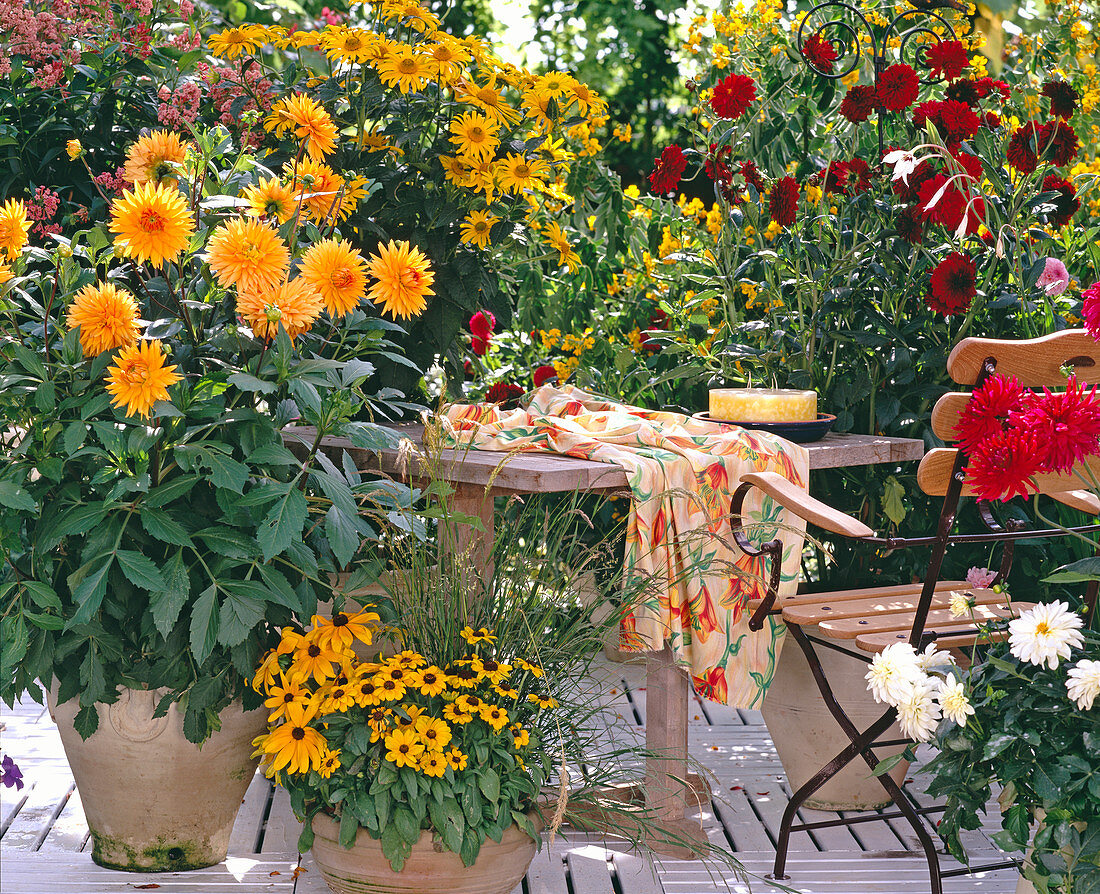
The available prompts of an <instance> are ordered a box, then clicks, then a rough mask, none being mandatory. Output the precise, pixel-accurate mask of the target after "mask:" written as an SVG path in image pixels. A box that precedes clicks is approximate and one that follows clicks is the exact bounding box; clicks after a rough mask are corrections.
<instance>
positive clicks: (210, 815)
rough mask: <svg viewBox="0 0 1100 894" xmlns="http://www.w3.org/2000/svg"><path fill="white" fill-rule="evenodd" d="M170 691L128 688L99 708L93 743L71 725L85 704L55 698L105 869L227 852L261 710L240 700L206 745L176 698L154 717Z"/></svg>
mask: <svg viewBox="0 0 1100 894" xmlns="http://www.w3.org/2000/svg"><path fill="white" fill-rule="evenodd" d="M166 691H167V690H134V689H126V690H123V691H122V694H121V696H120V698H119V700H118V701H117V702H115V703H114V704H113V705H99V706H98V708H99V729H97V730H96V732H95V733H93V734H92V735H91V736H90V737H89V738H88V739H87V740H84V739H82V738H81V737H80V734H79V733H78V732H77V731H76V729H75V728H74V727H73V720H74V719H75V717H76V714H77V711H78V710H79V705H78V704H77V700H76V699H75V698H74V699H71V700H70V701H68V702H65V703H64V704H61V705H59V704H57V700H56V691H55V692H51V693H50V698H49V707H50V715H51V716H52V717H53V719H54V721H55V722H56V723H57V728H58V731H59V732H60V733H61V743H62V745H63V746H64V747H65V756H66V757H67V758H68V759H69V766H70V767H71V768H72V771H73V776H74V777H75V779H76V786H77V789H78V790H79V791H80V801H81V804H82V805H83V806H84V813H85V816H86V817H87V820H88V828H89V829H90V830H91V833H92V845H93V846H92V859H93V860H94V861H95V862H96V863H98V864H99V865H100V866H106V867H108V868H110V869H125V870H131V871H141V872H161V871H175V870H181V869H198V868H200V867H203V866H212V865H214V864H215V863H220V862H221V861H222V860H224V859H225V856H226V853H227V851H228V849H229V833H230V832H231V831H232V829H233V822H234V820H236V818H237V811H238V810H240V807H241V800H242V799H243V798H244V793H245V789H247V788H248V785H249V783H250V782H251V781H252V776H253V774H254V773H255V771H256V765H257V761H256V760H254V759H253V758H252V757H251V754H252V752H253V750H254V749H253V746H252V740H253V739H254V738H256V736H258V735H260V734H261V733H262V732H263V731H264V730H265V729H266V728H267V712H266V711H264V710H263V709H260V710H256V711H248V712H246V711H244V710H243V709H242V708H241V705H240V702H234V703H233V704H231V705H229V707H227V708H226V709H225V710H224V711H222V713H221V729H220V730H218V731H217V732H216V733H214V734H213V735H212V736H211V737H210V738H209V739H207V740H206V742H204V743H203V745H202V747H201V748H200V747H199V746H198V745H195V744H194V743H192V742H189V741H187V739H186V738H185V737H184V735H183V715H182V713H181V712H180V711H179V710H177V708H176V706H175V705H172V706H171V707H170V708H169V709H168V713H167V714H166V715H165V716H164V717H159V718H156V719H154V718H153V711H154V709H155V708H156V705H157V702H158V701H159V700H160V698H161V697H162V696H163V695H164V693H165V692H166Z"/></svg>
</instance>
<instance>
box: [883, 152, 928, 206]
mask: <svg viewBox="0 0 1100 894" xmlns="http://www.w3.org/2000/svg"><path fill="white" fill-rule="evenodd" d="M934 173H936V169H935V168H934V167H933V166H932V162H930V161H922V162H921V163H920V164H919V165H917V167H916V169H915V170H914V171H913V172H912V173H911V174H910V175H909V177H908V178H907V179H908V181H909V182H908V183H906V182H905V181H903V180H902V179H901V178H900V177H899V178H898V179H897V180H891V181H890V183H891V186H892V187H893V190H894V192H895V193H896V194H897V196H898V198H900V199H901V200H902V201H903V202H913V201H916V198H917V196H918V195H919V194H920V188H921V185H922V184H923V183H924V181H925V180H927V179H928V178H929V177H931V176H932V175H933V174H934Z"/></svg>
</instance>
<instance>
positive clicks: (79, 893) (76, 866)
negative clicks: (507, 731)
mask: <svg viewBox="0 0 1100 894" xmlns="http://www.w3.org/2000/svg"><path fill="white" fill-rule="evenodd" d="M600 672H601V674H605V675H606V676H605V679H604V680H603V682H602V684H601V693H602V694H601V697H600V702H601V704H602V705H603V706H604V711H605V713H606V714H607V715H608V717H609V719H610V720H611V723H610V724H609V725H610V726H611V727H612V729H613V732H614V737H615V739H616V744H617V745H620V746H622V745H624V744H629V743H630V742H638V743H640V742H642V741H644V730H643V725H644V722H645V717H646V691H645V669H644V665H641V664H621V665H620V664H610V663H602V664H601V668H600ZM688 718H689V736H690V743H691V745H690V750H691V754H692V756H693V757H694V758H696V759H697V760H698V761H699V763H700V764H701V765H702V766H703V768H705V770H706V771H708V772H710V773H712V774H713V780H712V798H711V803H710V804H709V805H707V807H706V809H705V810H704V811H703V812H702V813H700V814H699V815H698V816H697V819H698V821H699V822H700V823H701V824H702V827H703V829H704V830H705V831H706V833H707V836H708V837H709V838H710V840H711V841H714V842H716V843H719V844H721V845H722V846H724V847H726V848H729V849H732V850H733V851H735V852H736V854H737V857H738V859H739V860H740V861H741V863H742V864H743V865H744V867H745V869H746V872H747V874H746V875H745V876H738V875H736V874H733V873H731V872H730V871H729V870H728V869H722V868H720V867H717V866H715V865H707V864H705V863H704V862H702V861H698V860H674V859H669V858H656V859H654V858H653V857H652V856H651V855H648V854H646V853H641V854H638V853H630V852H629V850H628V848H627V847H626V846H625V845H624V844H623V843H622V842H620V841H615V840H605V839H603V838H601V837H599V836H596V835H592V834H581V833H577V832H575V831H569V830H565V831H564V832H563V833H561V834H559V836H558V837H557V838H556V839H555V841H554V843H553V845H552V846H550V847H546V846H544V847H543V850H542V852H541V853H540V854H539V855H538V856H537V857H536V858H535V861H534V863H533V864H532V865H531V869H530V871H529V872H528V874H527V877H526V879H524V882H523V885H522V886H521V888H519V889H517V890H516V892H514V894H704V892H712V891H727V890H728V891H732V892H738V894H740V892H748V891H750V890H751V891H753V892H758V891H765V892H770V891H775V890H777V889H776V888H775V887H774V886H772V885H771V884H770V883H769V882H768V881H767V880H766V879H764V876H765V875H767V874H768V873H769V872H770V871H771V865H772V859H773V855H774V849H775V838H776V834H777V830H778V825H779V817H780V815H781V814H782V812H783V808H784V807H785V806H786V803H787V799H788V797H789V788H788V785H787V781H786V778H785V776H784V775H783V771H782V768H781V766H780V764H779V759H778V757H777V756H776V752H775V746H774V745H773V744H772V741H771V738H770V737H769V736H768V733H767V729H766V728H765V727H764V725H763V722H762V720H761V718H760V714H759V712H756V711H746V710H737V709H733V708H727V707H723V706H721V705H717V704H713V703H711V702H704V701H700V700H696V701H695V702H694V703H693V704H692V705H691V707H690V710H689V714H688ZM0 722H2V723H3V728H2V729H0V741H2V744H3V747H4V751H5V753H8V754H11V755H12V756H13V757H14V758H15V759H16V761H17V762H18V763H19V765H20V767H21V768H22V769H23V772H24V777H25V780H26V783H27V784H26V787H25V788H24V789H23V790H22V791H21V792H15V791H13V790H11V789H6V788H0V891H3V892H4V894H121V892H127V894H132V892H134V891H136V890H146V889H148V890H157V891H158V894H223V892H224V894H228V892H237V894H245V892H247V894H251V892H278V894H325V892H327V891H328V888H327V887H326V886H325V884H324V881H323V879H322V878H321V876H320V873H319V872H318V871H317V869H316V867H315V866H313V864H312V861H311V860H310V858H309V857H308V856H305V857H302V858H301V861H300V863H299V859H298V855H297V853H296V851H295V843H296V841H297V836H298V824H297V822H296V821H295V820H294V817H293V816H292V815H291V812H290V809H289V803H288V800H287V798H286V795H285V793H284V792H282V791H281V790H273V789H272V786H271V785H270V783H269V782H268V781H267V780H266V779H264V778H263V777H262V776H259V775H258V776H257V777H256V778H255V779H254V780H253V782H252V784H251V785H250V786H249V789H248V792H247V793H246V795H245V798H244V803H243V805H242V808H241V812H240V815H239V816H238V818H237V824H236V826H235V827H234V829H233V836H232V839H231V842H230V857H229V859H228V860H226V861H225V862H224V863H222V864H220V865H218V866H215V867H211V868H210V869H205V870H196V871H193V872H187V873H158V874H153V873H150V874H130V873H120V872H112V871H110V870H106V869H102V868H100V867H98V866H95V865H94V864H93V863H92V861H91V856H90V853H89V852H90V845H89V842H88V832H87V826H86V825H85V824H84V816H83V812H82V811H81V809H80V796H79V793H78V792H76V791H75V788H74V785H73V780H72V775H71V774H70V773H69V769H68V764H67V763H66V762H65V758H64V754H63V752H62V750H61V743H60V739H59V737H58V736H57V732H56V730H55V728H54V726H53V723H52V722H51V721H50V718H49V715H48V714H47V713H46V711H45V709H43V708H42V707H41V706H38V705H35V704H34V703H33V702H29V701H27V702H23V703H21V704H19V705H17V706H16V708H15V710H14V711H8V710H7V709H3V711H2V712H0ZM624 763H626V764H632V763H633V762H632V761H625V762H624ZM623 769H624V770H627V771H632V770H635V769H636V770H637V771H638V773H639V774H640V773H641V770H642V767H641V762H640V761H639V762H638V763H637V765H635V766H624V768H623ZM918 787H919V780H918V784H917V785H914V786H911V788H912V789H913V792H914V794H913V797H914V800H916V801H918V802H921V803H924V802H926V801H927V800H928V799H927V798H926V797H925V796H923V795H920V794H919V793H918V792H917V789H918ZM830 816H835V814H827V813H823V812H820V811H807V812H806V817H805V818H806V819H809V820H811V821H812V820H820V819H826V818H829V817H830ZM996 827H997V819H996V807H995V805H994V806H993V807H992V814H991V816H990V818H989V819H988V820H987V822H986V824H985V826H984V827H983V829H982V830H978V831H976V832H973V833H970V835H971V845H972V847H973V850H974V859H975V860H976V861H983V862H985V861H988V860H990V859H993V858H997V857H999V856H1000V853H999V851H997V850H996V848H995V846H994V845H993V843H992V840H991V839H990V838H989V837H988V833H989V832H992V831H994V830H995V829H996ZM945 859H946V858H945ZM788 873H789V875H790V878H789V879H788V880H787V881H786V882H785V883H784V884H785V885H786V886H787V888H788V889H790V890H794V891H799V892H802V894H902V892H920V891H927V890H928V881H927V870H926V866H925V863H924V860H923V858H922V857H921V856H920V854H918V853H917V852H916V845H915V842H914V841H913V834H912V832H911V831H910V830H909V829H908V827H907V826H906V825H905V824H904V823H901V822H898V821H897V820H892V821H889V822H883V823H866V824H863V825H860V826H855V827H852V828H844V827H839V828H835V829H818V830H815V831H814V832H813V833H812V834H811V833H795V835H794V836H793V837H792V848H791V856H790V859H789V861H788ZM1015 884H1016V876H1015V873H1014V872H1012V871H1000V872H995V873H988V874H986V875H985V876H961V877H956V878H950V879H946V880H945V894H1010V892H1013V891H1014V890H1015ZM153 886H157V887H156V888H155V889H154V888H153Z"/></svg>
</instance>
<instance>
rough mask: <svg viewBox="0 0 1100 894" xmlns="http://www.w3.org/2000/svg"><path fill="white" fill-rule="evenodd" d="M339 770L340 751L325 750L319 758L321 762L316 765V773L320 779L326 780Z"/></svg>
mask: <svg viewBox="0 0 1100 894" xmlns="http://www.w3.org/2000/svg"><path fill="white" fill-rule="evenodd" d="M339 769H340V749H339V748H337V749H336V750H335V751H328V750H326V751H325V753H324V754H323V755H322V756H321V762H320V763H319V764H318V765H317V772H318V773H320V774H321V778H322V779H328V778H330V777H331V776H332V774H333V773H335V772H336V771H337V770H339Z"/></svg>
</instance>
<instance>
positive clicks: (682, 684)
mask: <svg viewBox="0 0 1100 894" xmlns="http://www.w3.org/2000/svg"><path fill="white" fill-rule="evenodd" d="M690 698H691V685H690V680H689V679H688V675H687V673H685V672H684V670H683V669H682V668H680V667H678V666H677V665H676V663H675V659H674V658H673V654H672V649H671V648H670V647H669V646H668V645H666V646H665V647H664V649H662V650H661V651H660V652H651V653H648V654H647V655H646V728H645V742H646V750H647V751H648V752H649V757H648V758H647V759H646V773H645V803H646V807H647V808H648V809H649V812H650V815H651V816H652V817H653V819H654V821H656V822H658V823H660V824H661V825H662V826H665V827H666V828H668V829H669V831H670V832H672V833H673V834H674V836H675V837H676V838H682V839H683V841H682V842H681V841H676V840H674V839H673V838H669V839H668V840H667V841H666V842H664V843H663V844H664V846H662V843H660V842H652V843H651V844H650V846H651V847H653V849H654V850H656V851H658V852H661V853H674V854H675V853H676V852H677V851H683V852H685V855H693V854H695V853H697V852H698V851H697V850H696V849H694V848H693V847H692V846H691V845H692V844H696V845H697V844H702V843H705V842H706V836H705V835H704V834H703V831H702V829H700V827H699V824H698V823H695V822H691V821H690V820H687V819H686V818H685V816H684V814H685V812H686V811H687V809H688V807H696V806H697V805H698V804H699V803H700V795H699V794H697V789H698V786H699V782H698V781H697V780H690V779H689V776H688V771H687V768H688V763H687V757H688V731H687V723H688V702H689V700H690ZM693 782H694V784H693ZM705 791H706V792H707V793H708V794H709V787H707V788H706V789H705ZM689 801H690V803H689ZM702 803H706V798H705V797H703V798H702ZM676 855H679V854H676Z"/></svg>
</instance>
